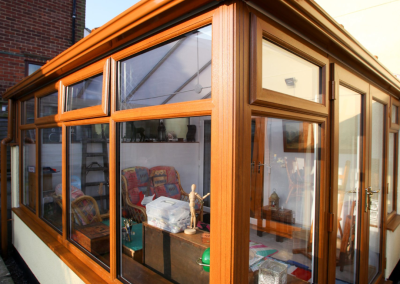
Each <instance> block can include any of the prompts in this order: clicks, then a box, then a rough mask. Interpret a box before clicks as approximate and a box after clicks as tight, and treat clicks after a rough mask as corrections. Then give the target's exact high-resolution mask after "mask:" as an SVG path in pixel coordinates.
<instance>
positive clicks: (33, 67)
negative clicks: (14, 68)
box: [25, 61, 43, 76]
mask: <svg viewBox="0 0 400 284" xmlns="http://www.w3.org/2000/svg"><path fill="white" fill-rule="evenodd" d="M42 66H43V63H38V62H29V61H26V62H25V76H29V75H31V74H32V73H34V72H35V71H37V70H39V69H40V67H42Z"/></svg>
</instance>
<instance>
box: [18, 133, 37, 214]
mask: <svg viewBox="0 0 400 284" xmlns="http://www.w3.org/2000/svg"><path fill="white" fill-rule="evenodd" d="M21 142H22V173H23V177H22V203H23V204H24V205H25V206H26V207H28V208H29V209H30V210H32V211H33V212H36V190H37V183H36V171H37V169H36V130H35V129H29V130H22V131H21Z"/></svg>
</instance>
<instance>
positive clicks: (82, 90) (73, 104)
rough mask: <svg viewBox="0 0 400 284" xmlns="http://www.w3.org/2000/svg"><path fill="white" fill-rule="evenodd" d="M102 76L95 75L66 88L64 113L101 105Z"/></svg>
mask: <svg viewBox="0 0 400 284" xmlns="http://www.w3.org/2000/svg"><path fill="white" fill-rule="evenodd" d="M102 88H103V74H100V75H96V76H93V77H90V78H87V79H85V80H82V81H80V82H78V83H75V84H73V85H70V86H68V87H67V88H66V104H65V111H71V110H76V109H81V108H86V107H91V106H97V105H101V102H102Z"/></svg>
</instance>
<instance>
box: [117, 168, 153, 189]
mask: <svg viewBox="0 0 400 284" xmlns="http://www.w3.org/2000/svg"><path fill="white" fill-rule="evenodd" d="M122 175H124V177H125V179H126V182H127V186H128V190H129V189H131V188H139V187H147V185H148V183H149V182H150V179H149V169H148V168H146V167H132V168H127V169H125V170H122Z"/></svg>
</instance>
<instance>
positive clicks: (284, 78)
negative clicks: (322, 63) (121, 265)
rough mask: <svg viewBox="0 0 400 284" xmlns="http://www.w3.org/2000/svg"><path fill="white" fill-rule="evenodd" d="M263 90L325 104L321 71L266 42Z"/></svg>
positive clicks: (264, 48)
mask: <svg viewBox="0 0 400 284" xmlns="http://www.w3.org/2000/svg"><path fill="white" fill-rule="evenodd" d="M262 88H263V89H268V90H271V91H275V92H278V93H282V94H286V95H289V96H293V97H298V98H301V99H305V100H308V101H312V102H317V103H322V94H321V68H320V67H319V66H317V65H315V64H313V63H311V62H309V61H307V60H305V59H303V58H301V57H299V56H298V55H295V54H294V53H292V52H289V51H287V50H286V49H283V48H281V47H279V46H277V45H275V44H273V43H271V42H269V41H267V40H265V39H263V41H262Z"/></svg>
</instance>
